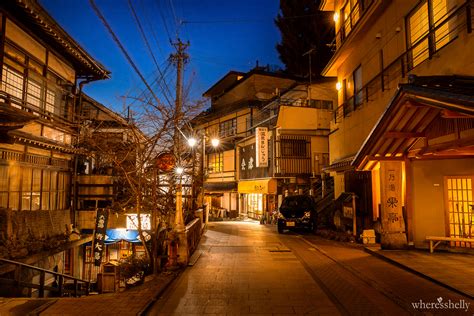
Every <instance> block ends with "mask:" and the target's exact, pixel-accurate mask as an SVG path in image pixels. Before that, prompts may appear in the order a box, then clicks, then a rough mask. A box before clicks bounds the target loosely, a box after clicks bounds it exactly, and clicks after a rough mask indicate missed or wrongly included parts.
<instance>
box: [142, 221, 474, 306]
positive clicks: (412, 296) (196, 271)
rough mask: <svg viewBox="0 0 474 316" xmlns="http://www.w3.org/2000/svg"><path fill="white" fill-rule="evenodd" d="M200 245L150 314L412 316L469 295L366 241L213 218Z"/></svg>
mask: <svg viewBox="0 0 474 316" xmlns="http://www.w3.org/2000/svg"><path fill="white" fill-rule="evenodd" d="M199 251H201V252H202V254H201V256H200V258H199V260H198V261H197V262H196V264H195V265H194V266H192V267H188V269H187V270H186V271H185V272H184V273H183V275H182V276H181V277H180V278H179V279H178V280H177V281H176V282H175V283H174V284H173V285H172V286H171V287H170V288H169V289H168V291H167V292H166V293H165V295H163V297H162V298H161V299H160V300H158V301H157V302H156V304H155V305H154V306H153V307H152V308H150V309H149V312H148V314H149V315H190V314H216V315H239V314H240V315H247V314H260V315H261V314H267V315H284V314H288V315H291V314H299V315H320V314H327V315H336V314H342V315H349V314H351V315H367V314H378V315H380V314H385V315H404V314H413V313H414V312H415V310H413V308H412V304H411V303H412V302H418V301H420V299H421V300H424V301H428V302H429V301H433V300H434V299H436V298H438V297H442V298H444V299H445V300H448V299H451V300H453V301H455V300H456V301H458V300H460V299H464V298H463V297H460V295H458V294H456V293H453V292H451V291H449V290H447V289H445V288H443V287H441V286H438V285H436V284H434V283H432V282H430V281H427V280H425V279H422V278H420V277H418V276H415V275H413V274H411V273H409V272H406V271H405V270H402V269H400V268H397V267H395V266H393V265H391V264H389V263H386V262H384V261H382V260H380V259H378V258H376V257H373V256H372V255H370V254H368V253H366V252H364V251H363V249H362V248H360V247H353V246H352V245H344V244H341V243H336V242H332V241H327V240H323V239H320V238H318V237H316V236H313V235H310V234H304V235H300V234H296V233H291V232H286V233H285V234H283V235H279V234H278V233H277V232H276V228H275V227H272V226H262V225H259V224H257V223H254V222H218V223H211V225H210V226H209V229H208V231H207V232H206V233H205V236H203V239H202V242H201V245H200V249H199ZM375 280H377V281H375ZM468 302H470V301H468ZM453 312H455V311H450V314H453ZM462 313H464V312H462Z"/></svg>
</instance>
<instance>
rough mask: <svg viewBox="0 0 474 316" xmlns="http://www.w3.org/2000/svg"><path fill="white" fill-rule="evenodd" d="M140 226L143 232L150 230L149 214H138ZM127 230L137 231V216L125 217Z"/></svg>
mask: <svg viewBox="0 0 474 316" xmlns="http://www.w3.org/2000/svg"><path fill="white" fill-rule="evenodd" d="M140 222H141V223H140V224H141V227H142V229H143V230H150V229H151V216H150V214H140ZM127 229H138V215H137V214H130V215H127Z"/></svg>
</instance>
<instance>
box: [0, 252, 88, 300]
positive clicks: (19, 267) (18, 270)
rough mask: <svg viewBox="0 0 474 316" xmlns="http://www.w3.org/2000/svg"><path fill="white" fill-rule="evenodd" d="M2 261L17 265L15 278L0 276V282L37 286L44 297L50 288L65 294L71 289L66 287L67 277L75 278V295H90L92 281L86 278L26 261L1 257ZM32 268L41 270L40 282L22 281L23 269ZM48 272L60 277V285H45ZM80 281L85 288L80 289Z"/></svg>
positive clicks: (20, 285)
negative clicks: (36, 265) (33, 264)
mask: <svg viewBox="0 0 474 316" xmlns="http://www.w3.org/2000/svg"><path fill="white" fill-rule="evenodd" d="M0 261H1V262H4V263H6V264H12V265H14V266H15V272H14V279H7V278H0V283H6V284H11V285H14V286H16V287H19V288H23V287H27V288H35V289H38V290H39V297H44V291H45V290H49V291H53V292H59V296H63V294H64V293H69V292H70V290H67V289H65V288H64V285H65V282H64V281H65V279H69V280H73V281H74V282H73V285H74V288H73V290H72V293H73V295H74V296H80V295H82V294H85V295H89V285H90V282H89V281H86V280H82V279H79V278H76V277H73V276H71V275H67V274H62V273H59V272H55V271H51V270H47V269H43V268H39V267H35V266H32V265H29V264H26V263H22V262H18V261H13V260H9V259H4V258H0ZM25 268H26V269H30V270H35V271H39V272H40V283H39V284H35V283H29V282H24V281H21V271H22V269H25ZM46 273H48V274H52V275H53V276H54V278H55V279H58V286H57V287H52V286H46V285H45V275H46ZM79 283H82V284H85V290H82V289H79V288H78V285H80V284H79Z"/></svg>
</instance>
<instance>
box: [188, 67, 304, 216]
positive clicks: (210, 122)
mask: <svg viewBox="0 0 474 316" xmlns="http://www.w3.org/2000/svg"><path fill="white" fill-rule="evenodd" d="M295 82H296V80H295V78H292V77H289V76H287V75H284V74H280V73H273V72H269V71H266V69H265V68H263V67H256V68H254V69H253V70H251V71H249V72H248V73H241V72H236V71H230V72H229V73H227V74H226V75H225V76H224V77H223V78H222V79H220V80H219V81H218V82H217V83H216V84H214V85H213V86H212V87H211V88H209V89H208V90H207V91H206V92H205V93H204V94H203V95H204V96H205V97H208V98H210V99H211V107H210V108H209V109H208V110H207V111H205V112H203V113H201V114H200V115H198V116H197V117H196V118H195V119H193V124H194V126H195V129H196V130H197V131H198V132H197V134H198V135H202V136H201V138H202V139H204V141H205V156H204V157H205V159H204V160H205V161H204V164H205V166H204V167H205V170H204V172H205V182H204V191H205V194H206V196H207V204H208V205H209V206H211V211H214V212H215V214H214V215H215V216H219V217H222V216H225V215H226V214H227V215H229V216H232V217H236V216H237V214H238V212H239V198H238V191H237V181H238V170H239V168H238V166H239V163H238V161H237V160H236V157H237V151H238V149H237V147H236V142H237V141H239V140H241V139H244V138H245V137H248V136H250V135H251V134H252V133H253V131H252V129H251V126H253V120H254V116H255V111H256V109H257V108H258V107H260V106H262V105H263V104H264V103H266V102H268V101H269V100H271V99H272V98H274V97H275V95H277V94H278V91H281V90H285V89H287V88H289V87H290V86H292V85H293V84H295ZM213 139H214V145H217V142H218V145H217V146H212V145H213V142H212V140H213Z"/></svg>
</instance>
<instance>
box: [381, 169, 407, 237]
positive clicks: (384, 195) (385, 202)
mask: <svg viewBox="0 0 474 316" xmlns="http://www.w3.org/2000/svg"><path fill="white" fill-rule="evenodd" d="M402 168H403V165H402V163H401V162H399V161H381V162H380V180H381V187H380V189H381V204H382V208H381V209H382V213H381V222H382V228H383V231H384V232H386V233H387V234H389V235H392V236H391V237H389V238H390V241H389V242H390V243H391V244H397V243H399V242H400V241H401V240H400V239H399V238H398V237H396V236H395V235H394V234H400V236H404V235H405V220H404V218H403V192H402ZM403 238H405V237H403ZM382 243H383V241H382Z"/></svg>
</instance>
